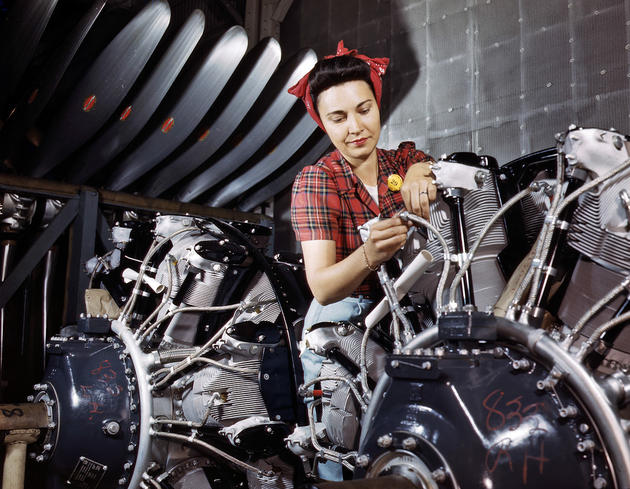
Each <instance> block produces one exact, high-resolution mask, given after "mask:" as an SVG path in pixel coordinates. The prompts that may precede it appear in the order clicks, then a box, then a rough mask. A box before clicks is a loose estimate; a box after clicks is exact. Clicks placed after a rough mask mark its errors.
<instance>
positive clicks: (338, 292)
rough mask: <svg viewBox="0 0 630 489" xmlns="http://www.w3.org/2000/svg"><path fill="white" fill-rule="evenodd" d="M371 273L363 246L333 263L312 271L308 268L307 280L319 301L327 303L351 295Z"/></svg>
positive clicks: (323, 303)
mask: <svg viewBox="0 0 630 489" xmlns="http://www.w3.org/2000/svg"><path fill="white" fill-rule="evenodd" d="M370 266H372V267H374V264H372V263H370ZM370 273H372V272H371V270H370V269H369V268H368V264H367V261H366V258H365V255H364V250H363V246H361V247H359V248H357V249H356V250H354V252H352V253H351V254H350V255H348V256H347V257H346V258H344V259H343V260H341V261H340V262H337V263H335V264H333V265H330V266H327V267H321V268H317V269H315V270H312V271H311V272H310V273H309V271H308V269H307V280H308V285H309V287H310V288H311V292H313V296H314V297H315V299H316V300H317V302H319V303H320V304H322V305H326V304H331V303H333V302H337V301H340V300H341V299H343V298H345V297H348V296H349V295H351V294H352V293H353V292H354V291H355V290H356V289H357V288H358V287H359V285H361V283H362V282H363V281H364V280H365V279H366V277H367V276H368V275H369V274H370Z"/></svg>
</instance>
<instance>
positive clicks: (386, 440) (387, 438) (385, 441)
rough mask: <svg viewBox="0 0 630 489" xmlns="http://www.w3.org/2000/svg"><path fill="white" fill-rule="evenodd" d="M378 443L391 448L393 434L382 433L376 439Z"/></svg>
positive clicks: (382, 446)
mask: <svg viewBox="0 0 630 489" xmlns="http://www.w3.org/2000/svg"><path fill="white" fill-rule="evenodd" d="M376 444H377V445H378V446H379V447H381V448H389V447H390V446H391V444H392V437H391V435H381V436H379V437H378V440H376Z"/></svg>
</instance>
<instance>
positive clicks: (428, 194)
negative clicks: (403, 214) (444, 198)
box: [400, 161, 437, 219]
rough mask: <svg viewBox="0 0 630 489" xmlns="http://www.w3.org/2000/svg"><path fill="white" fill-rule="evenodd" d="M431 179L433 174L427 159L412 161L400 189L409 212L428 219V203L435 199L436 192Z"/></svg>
mask: <svg viewBox="0 0 630 489" xmlns="http://www.w3.org/2000/svg"><path fill="white" fill-rule="evenodd" d="M433 179H434V175H433V173H432V172H431V168H430V166H429V162H428V161H422V162H420V163H414V164H413V165H411V166H410V167H409V170H407V175H406V176H405V180H404V182H403V184H402V187H401V189H400V193H401V194H402V198H403V201H404V202H405V207H406V208H407V210H408V211H409V212H413V213H414V214H416V215H418V216H420V217H424V218H425V219H429V203H430V202H432V201H434V200H435V196H436V192H437V191H436V188H435V185H433Z"/></svg>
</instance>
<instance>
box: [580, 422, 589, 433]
mask: <svg viewBox="0 0 630 489" xmlns="http://www.w3.org/2000/svg"><path fill="white" fill-rule="evenodd" d="M579 429H580V433H588V431H589V430H590V429H591V427H590V426H589V425H587V424H586V423H581V424H580V427H579Z"/></svg>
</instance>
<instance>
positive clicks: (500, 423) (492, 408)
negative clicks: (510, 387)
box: [482, 389, 505, 431]
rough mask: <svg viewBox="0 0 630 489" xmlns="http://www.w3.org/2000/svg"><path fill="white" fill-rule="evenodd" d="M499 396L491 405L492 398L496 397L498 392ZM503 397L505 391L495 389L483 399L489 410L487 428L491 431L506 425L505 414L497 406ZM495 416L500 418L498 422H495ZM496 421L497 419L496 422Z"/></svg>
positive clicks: (484, 405)
mask: <svg viewBox="0 0 630 489" xmlns="http://www.w3.org/2000/svg"><path fill="white" fill-rule="evenodd" d="M497 393H498V394H499V396H498V397H497V398H496V399H494V402H493V403H492V405H490V402H491V398H493V397H495V395H496V394H497ZM501 399H503V392H501V391H500V390H499V389H496V390H493V391H492V392H491V393H490V394H488V395H487V396H486V398H485V399H484V400H483V402H482V404H483V407H485V408H486V409H487V410H488V415H487V416H486V428H488V429H489V430H490V431H495V430H500V429H501V428H503V426H504V425H505V414H503V412H501V411H500V410H498V409H495V408H496V405H497V404H499V402H500V401H501ZM493 418H498V424H493V421H492V420H493ZM494 423H496V421H495V422H494Z"/></svg>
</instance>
